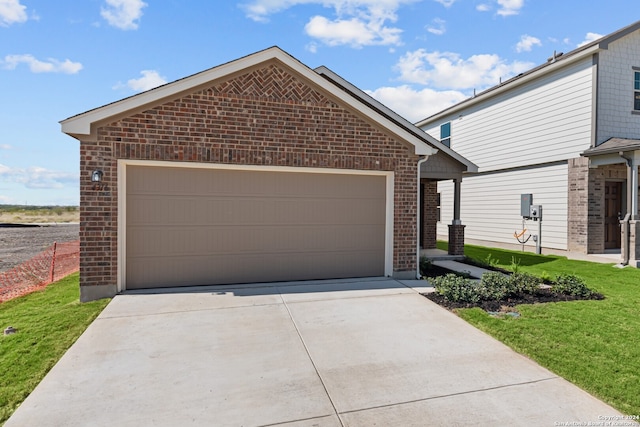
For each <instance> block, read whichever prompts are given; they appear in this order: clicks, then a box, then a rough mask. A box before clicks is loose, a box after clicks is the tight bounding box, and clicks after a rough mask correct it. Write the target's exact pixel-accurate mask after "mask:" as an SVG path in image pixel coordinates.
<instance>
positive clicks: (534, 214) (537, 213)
mask: <svg viewBox="0 0 640 427" xmlns="http://www.w3.org/2000/svg"><path fill="white" fill-rule="evenodd" d="M529 217H530V218H533V219H542V205H531V207H530V212H529Z"/></svg>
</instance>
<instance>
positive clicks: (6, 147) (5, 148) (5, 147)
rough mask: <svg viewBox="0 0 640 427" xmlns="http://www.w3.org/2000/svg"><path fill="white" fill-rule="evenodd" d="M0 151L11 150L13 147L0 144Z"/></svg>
mask: <svg viewBox="0 0 640 427" xmlns="http://www.w3.org/2000/svg"><path fill="white" fill-rule="evenodd" d="M0 150H13V146H11V145H9V144H0Z"/></svg>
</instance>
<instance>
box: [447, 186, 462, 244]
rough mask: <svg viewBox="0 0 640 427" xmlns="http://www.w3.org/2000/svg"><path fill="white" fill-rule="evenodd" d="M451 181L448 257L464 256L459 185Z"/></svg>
mask: <svg viewBox="0 0 640 427" xmlns="http://www.w3.org/2000/svg"><path fill="white" fill-rule="evenodd" d="M461 181H462V178H457V179H454V180H453V221H452V223H451V224H450V225H449V251H448V252H449V255H464V227H465V226H464V225H462V221H460V183H461Z"/></svg>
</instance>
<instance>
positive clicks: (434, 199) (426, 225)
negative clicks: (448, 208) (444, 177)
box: [421, 180, 438, 249]
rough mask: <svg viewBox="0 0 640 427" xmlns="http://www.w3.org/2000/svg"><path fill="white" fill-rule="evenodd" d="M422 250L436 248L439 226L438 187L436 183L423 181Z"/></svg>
mask: <svg viewBox="0 0 640 427" xmlns="http://www.w3.org/2000/svg"><path fill="white" fill-rule="evenodd" d="M421 183H422V185H423V186H424V192H423V199H422V249H433V248H435V247H436V226H437V224H438V185H437V182H436V181H430V180H422V182H421Z"/></svg>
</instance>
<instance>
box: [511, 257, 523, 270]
mask: <svg viewBox="0 0 640 427" xmlns="http://www.w3.org/2000/svg"><path fill="white" fill-rule="evenodd" d="M509 268H510V269H511V271H513V272H514V273H517V272H518V271H519V270H520V258H516V257H514V256H512V257H511V266H510V267H509Z"/></svg>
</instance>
